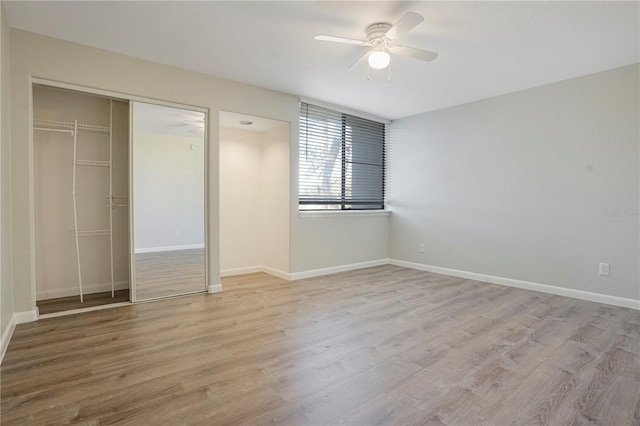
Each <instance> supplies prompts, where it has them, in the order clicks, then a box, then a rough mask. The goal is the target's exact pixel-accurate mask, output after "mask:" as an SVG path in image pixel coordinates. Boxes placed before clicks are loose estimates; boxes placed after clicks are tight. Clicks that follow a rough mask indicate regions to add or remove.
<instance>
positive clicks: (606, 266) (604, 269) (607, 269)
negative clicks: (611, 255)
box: [598, 263, 611, 277]
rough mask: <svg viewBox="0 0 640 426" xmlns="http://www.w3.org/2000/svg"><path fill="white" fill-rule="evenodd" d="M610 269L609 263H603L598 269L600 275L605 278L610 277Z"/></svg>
mask: <svg viewBox="0 0 640 426" xmlns="http://www.w3.org/2000/svg"><path fill="white" fill-rule="evenodd" d="M610 269H611V265H609V264H608V263H601V264H600V267H599V268H598V273H599V274H600V275H601V276H603V277H608V276H609V272H610Z"/></svg>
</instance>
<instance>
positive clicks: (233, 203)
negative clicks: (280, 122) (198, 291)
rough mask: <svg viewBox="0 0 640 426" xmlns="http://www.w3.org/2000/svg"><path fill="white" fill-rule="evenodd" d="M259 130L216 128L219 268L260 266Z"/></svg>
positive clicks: (260, 150)
mask: <svg viewBox="0 0 640 426" xmlns="http://www.w3.org/2000/svg"><path fill="white" fill-rule="evenodd" d="M261 170H262V133H260V132H250V131H247V130H240V129H231V128H226V127H223V128H221V129H220V269H221V270H222V271H223V273H224V274H233V273H235V272H233V271H234V270H236V271H237V270H239V269H246V268H258V267H260V266H262V259H261V258H262V244H261V240H260V204H261V203H260V197H261V192H262V191H261V180H260V178H261Z"/></svg>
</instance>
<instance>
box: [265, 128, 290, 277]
mask: <svg viewBox="0 0 640 426" xmlns="http://www.w3.org/2000/svg"><path fill="white" fill-rule="evenodd" d="M290 133H291V131H290V126H289V125H288V124H287V125H284V126H280V127H276V128H274V129H271V130H267V131H266V132H263V133H262V171H261V177H260V182H261V187H262V191H261V197H262V202H261V215H260V219H261V223H260V239H261V241H262V265H263V266H265V267H267V268H271V269H274V270H276V271H280V272H285V273H288V272H289V271H290V266H289V257H290V253H289V246H290V238H289V228H290V221H289V216H290V214H289V210H290V205H289V195H290V190H289V181H290V174H289V163H290V151H291V145H292V144H294V145H295V144H297V140H296V139H294V140H292V141H291V142H289V134H290ZM295 207H296V208H297V206H295Z"/></svg>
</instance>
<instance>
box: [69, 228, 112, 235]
mask: <svg viewBox="0 0 640 426" xmlns="http://www.w3.org/2000/svg"><path fill="white" fill-rule="evenodd" d="M71 232H72V233H73V234H75V233H76V231H71ZM77 233H78V237H91V236H95V235H111V230H110V229H96V230H93V231H78V232H77Z"/></svg>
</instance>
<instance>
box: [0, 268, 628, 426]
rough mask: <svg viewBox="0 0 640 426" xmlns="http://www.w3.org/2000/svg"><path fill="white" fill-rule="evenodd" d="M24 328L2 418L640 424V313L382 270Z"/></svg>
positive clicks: (235, 287)
mask: <svg viewBox="0 0 640 426" xmlns="http://www.w3.org/2000/svg"><path fill="white" fill-rule="evenodd" d="M223 284H224V292H223V293H221V294H216V295H194V296H188V297H182V298H174V299H166V300H161V301H157V302H154V303H143V304H136V305H131V306H126V307H120V308H114V309H107V310H101V311H94V312H88V313H82V314H77V315H70V316H67V317H61V318H52V319H47V320H41V321H38V322H35V323H29V324H20V325H18V326H17V328H16V330H15V333H14V336H13V338H12V340H11V343H10V345H9V348H8V351H7V353H6V355H5V358H4V362H3V364H2V373H1V374H2V377H1V379H2V390H1V409H2V413H1V414H2V423H3V424H7V425H9V424H11V425H13V424H16V425H22V424H29V425H40V424H64V423H78V424H122V425H161V424H162V425H183V424H203V425H214V424H215V425H232V424H245V425H264V424H289V425H324V424H332V425H340V424H351V425H373V424H415V425H423V424H428V425H483V424H486V425H510V424H522V425H525V424H526V425H529V424H546V425H570V424H600V425H615V426H619V425H638V424H640V404H639V401H640V365H639V361H640V335H639V329H640V313H639V312H638V311H634V310H630V309H624V308H618V307H613V306H608V305H603V304H598V303H592V302H586V301H581V300H576V299H570V298H565V297H560V296H553V295H549V294H542V293H536V292H532V291H526V290H521V289H516V288H508V287H501V286H498V285H493V284H487V283H482V282H477V281H471V280H465V279H460V278H454V277H448V276H444V275H437V274H432V273H428V272H422V271H416V270H411V269H405V268H400V267H395V266H380V267H375V268H368V269H363V270H359V271H352V272H346V273H340V274H335V275H330V276H324V277H318V278H313V279H306V280H300V281H295V282H285V281H284V280H281V279H278V278H274V277H271V276H269V275H266V274H262V273H260V274H248V275H243V276H238V277H229V278H226V279H224V281H223Z"/></svg>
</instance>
